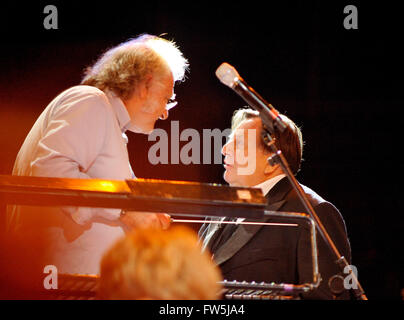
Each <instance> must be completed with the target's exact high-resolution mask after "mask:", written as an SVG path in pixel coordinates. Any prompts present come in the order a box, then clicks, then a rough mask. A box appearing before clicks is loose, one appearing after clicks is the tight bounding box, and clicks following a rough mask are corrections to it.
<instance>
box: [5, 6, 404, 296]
mask: <svg viewBox="0 0 404 320" xmlns="http://www.w3.org/2000/svg"><path fill="white" fill-rule="evenodd" d="M279 2H280V1H260V2H253V1H248V2H243V3H236V2H228V3H227V2H224V1H216V2H206V1H203V2H197V3H192V2H188V3H178V4H173V3H168V2H166V3H164V4H162V3H158V2H152V1H148V2H147V4H142V3H140V2H137V1H132V2H122V3H120V2H118V1H115V2H93V3H92V2H86V3H85V4H84V3H83V2H71V3H69V4H68V3H67V2H63V3H59V2H55V1H54V2H52V3H47V2H43V1H36V3H35V4H25V3H24V4H7V3H4V2H2V4H1V5H0V10H1V19H0V43H1V53H0V155H1V158H0V159H1V160H0V174H10V173H11V171H12V167H13V162H14V159H15V156H16V154H17V152H18V150H19V148H20V146H21V144H22V142H23V141H24V138H25V136H26V135H27V133H28V132H29V130H30V128H31V127H32V125H33V123H34V122H35V120H36V118H37V117H38V116H39V115H40V113H41V112H42V110H43V109H44V108H45V106H46V105H47V104H48V103H49V102H50V101H51V100H52V99H53V98H54V97H55V96H56V95H57V94H58V93H60V92H61V91H63V90H64V89H66V88H68V87H70V86H73V85H76V84H78V83H79V82H80V79H81V77H82V74H83V70H84V68H85V67H86V66H88V65H90V64H91V63H93V62H94V60H95V59H96V58H97V57H98V56H99V55H100V54H101V53H102V52H103V51H104V50H105V49H107V48H109V47H111V46H114V45H116V44H118V43H120V42H122V41H125V40H127V39H128V38H131V37H135V36H136V35H138V34H141V33H144V32H147V33H151V34H156V35H160V34H162V33H167V36H165V37H166V38H169V39H174V40H175V41H176V43H177V44H178V45H179V47H180V48H181V50H182V51H183V53H184V55H185V56H186V57H187V58H188V60H189V62H190V73H189V75H188V79H187V81H185V82H184V83H181V84H179V85H177V86H176V94H177V100H178V101H179V105H178V106H177V107H176V108H175V109H173V111H172V112H170V118H169V120H167V121H159V122H158V123H157V127H159V128H164V129H166V130H167V131H168V133H170V120H178V121H179V125H180V130H183V129H186V128H195V129H197V130H198V131H199V132H200V133H202V129H204V128H206V129H214V128H219V129H220V130H224V129H226V128H228V127H229V126H230V118H231V115H232V113H233V111H234V110H235V109H237V108H239V107H242V106H244V105H245V103H244V101H243V100H241V98H240V97H238V96H237V95H236V94H235V93H234V92H232V91H231V90H230V89H229V88H227V87H225V86H224V85H222V84H221V83H220V82H219V81H218V80H217V78H216V76H215V74H214V72H215V70H216V68H217V67H218V66H219V65H220V64H221V63H222V62H224V61H226V62H228V63H230V64H232V65H233V66H235V67H236V69H237V70H238V71H239V73H240V75H241V76H242V77H243V78H244V79H245V80H246V81H247V82H248V83H249V84H250V85H251V86H252V87H254V88H255V89H256V90H257V91H258V92H259V93H260V94H261V95H262V96H263V97H265V98H266V99H267V100H268V101H270V102H271V103H272V104H273V105H274V106H275V108H277V109H278V110H279V111H280V112H282V113H285V114H286V115H288V116H289V117H291V118H292V119H293V120H294V121H295V122H296V123H297V124H298V125H299V126H301V127H302V131H303V136H304V140H305V143H306V145H305V150H304V159H305V160H304V162H303V166H302V170H301V172H300V173H299V174H298V176H297V178H298V180H299V181H300V182H301V183H303V184H305V185H308V186H310V187H311V188H313V189H314V190H316V191H317V192H318V193H319V194H320V195H322V196H323V197H324V198H326V199H327V200H329V201H331V202H332V203H334V204H335V205H336V206H337V207H338V208H339V209H340V211H341V213H342V214H343V216H344V218H345V221H346V225H347V229H348V234H349V237H350V241H351V245H352V253H353V264H354V265H355V266H356V267H357V268H358V271H359V274H358V276H359V280H360V282H361V284H362V286H363V287H364V289H365V292H366V294H367V296H368V298H369V299H400V298H401V295H400V290H401V288H404V279H403V278H404V274H403V258H402V255H403V253H402V252H403V251H402V249H401V244H402V243H403V235H402V234H403V231H404V230H403V218H402V201H401V200H400V199H401V198H402V197H401V193H400V191H401V190H400V188H399V181H400V179H401V176H400V175H399V174H400V173H401V171H402V169H403V160H402V156H401V154H402V152H401V149H402V143H401V139H400V138H401V137H402V134H401V121H400V113H399V110H400V108H401V107H402V105H403V99H402V98H403V97H402V95H403V90H402V88H401V87H402V78H401V75H402V68H403V63H402V59H403V52H402V49H401V47H400V42H402V32H403V25H402V21H403V20H402V17H401V13H400V12H401V11H400V10H399V8H397V7H396V6H395V5H393V4H392V3H389V2H386V1H383V2H376V3H374V4H370V3H368V1H367V2H364V1H333V2H330V1H327V3H325V2H326V1H317V2H315V1H309V2H306V1H305V2H297V1H296V2H292V1H282V3H281V4H280V3H279ZM47 4H54V5H56V7H57V9H58V29H57V30H45V28H44V27H43V20H44V18H45V16H46V14H44V13H43V9H44V7H45V6H46V5H47ZM350 4H352V5H356V6H357V9H358V21H359V29H358V30H346V29H344V27H343V20H344V18H345V16H346V14H344V13H343V9H344V7H345V6H346V5H350ZM128 136H129V141H130V142H129V145H128V148H129V154H130V158H131V163H132V167H133V168H134V171H135V174H136V175H137V177H141V178H159V179H173V180H174V179H175V180H187V181H198V182H216V183H225V182H224V180H223V179H222V173H223V167H222V165H219V164H200V165H181V164H180V165H156V166H153V165H151V164H150V163H149V162H148V158H147V151H148V148H149V147H150V146H151V145H152V144H153V143H154V142H149V141H148V140H147V136H144V135H136V134H132V133H128ZM184 144H185V142H184V143H181V145H184ZM212 160H213V159H212Z"/></svg>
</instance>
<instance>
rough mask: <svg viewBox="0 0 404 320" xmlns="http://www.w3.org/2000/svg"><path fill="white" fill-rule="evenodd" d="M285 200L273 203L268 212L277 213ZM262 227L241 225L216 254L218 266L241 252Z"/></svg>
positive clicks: (264, 220) (215, 258)
mask: <svg viewBox="0 0 404 320" xmlns="http://www.w3.org/2000/svg"><path fill="white" fill-rule="evenodd" d="M284 203H285V201H284V200H281V201H278V202H276V203H273V204H272V205H270V206H268V208H267V210H271V211H276V210H278V209H279V208H280V207H281V206H282V205H283V204H284ZM271 219H272V217H269V218H264V219H260V220H254V221H257V222H267V221H269V220H271ZM262 227H263V226H262V225H240V226H239V227H238V228H237V229H236V230H235V231H234V233H233V234H232V235H231V237H230V238H229V239H228V240H227V241H226V242H225V243H224V244H223V246H222V247H220V248H219V249H218V250H217V252H215V254H214V260H215V262H216V263H217V264H221V263H223V262H225V261H227V260H228V259H230V258H231V257H232V256H234V254H235V253H236V252H237V251H239V250H240V249H241V248H242V247H243V246H244V245H245V244H246V243H247V242H248V241H250V239H251V238H252V237H253V236H254V235H255V234H256V233H257V232H258V231H259V230H260V229H261V228H262Z"/></svg>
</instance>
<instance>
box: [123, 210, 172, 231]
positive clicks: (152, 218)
mask: <svg viewBox="0 0 404 320" xmlns="http://www.w3.org/2000/svg"><path fill="white" fill-rule="evenodd" d="M120 220H121V221H122V222H123V223H124V224H125V226H126V227H128V228H129V229H137V228H156V229H163V230H165V229H168V227H169V226H170V223H171V217H170V216H169V215H168V214H165V213H151V212H150V213H149V212H138V211H126V212H125V214H123V215H121V217H120Z"/></svg>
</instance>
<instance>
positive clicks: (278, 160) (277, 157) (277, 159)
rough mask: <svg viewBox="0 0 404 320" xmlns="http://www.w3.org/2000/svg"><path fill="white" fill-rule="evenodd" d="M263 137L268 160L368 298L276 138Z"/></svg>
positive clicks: (356, 289)
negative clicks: (282, 175)
mask: <svg viewBox="0 0 404 320" xmlns="http://www.w3.org/2000/svg"><path fill="white" fill-rule="evenodd" d="M263 138H264V141H265V143H266V144H267V145H268V147H269V148H270V149H271V152H272V153H273V155H272V156H271V157H269V158H268V162H269V163H270V164H271V165H274V164H279V165H280V166H281V168H282V170H283V172H284V173H285V174H286V176H287V177H288V180H289V181H290V183H291V185H292V187H293V189H294V190H295V191H296V194H297V195H298V197H299V199H300V201H301V202H302V204H303V205H304V207H305V209H306V210H307V212H308V213H309V214H310V216H311V218H312V219H313V220H314V221H315V223H316V226H317V230H318V231H319V233H320V235H321V236H322V237H323V239H324V240H325V242H326V244H327V245H328V247H329V248H330V250H331V251H332V252H333V253H334V254H335V256H336V257H337V260H336V261H335V263H336V264H337V265H338V266H339V268H340V269H341V271H342V272H346V271H347V270H349V273H350V274H351V277H352V280H353V283H354V285H352V290H353V292H354V295H355V297H356V298H357V299H359V300H367V297H366V295H365V293H364V291H363V288H362V286H361V285H360V283H359V281H358V279H357V277H356V276H355V273H354V272H353V271H352V269H351V267H350V266H349V264H348V261H347V260H346V258H345V257H343V256H342V255H341V254H340V252H339V251H338V249H337V247H336V246H335V244H334V242H333V241H332V239H331V237H330V236H329V234H328V233H327V230H326V229H325V227H324V225H323V224H322V223H321V221H320V219H319V218H318V216H317V214H316V212H315V211H314V209H313V207H312V205H311V204H310V202H309V200H308V199H307V197H306V195H305V193H304V191H303V188H302V187H301V186H300V184H299V183H298V182H297V180H296V178H295V176H294V175H293V173H292V171H291V170H290V168H289V164H288V162H287V161H286V159H285V157H284V156H283V154H282V152H281V151H280V150H278V149H277V147H276V146H275V143H274V140H273V139H272V137H271V135H270V134H269V132H266V133H265V135H264V137H263Z"/></svg>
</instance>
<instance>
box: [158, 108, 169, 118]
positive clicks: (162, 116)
mask: <svg viewBox="0 0 404 320" xmlns="http://www.w3.org/2000/svg"><path fill="white" fill-rule="evenodd" d="M167 118H168V110H164V111H163V113H162V114H161V116H160V117H159V119H160V120H165V119H167Z"/></svg>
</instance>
